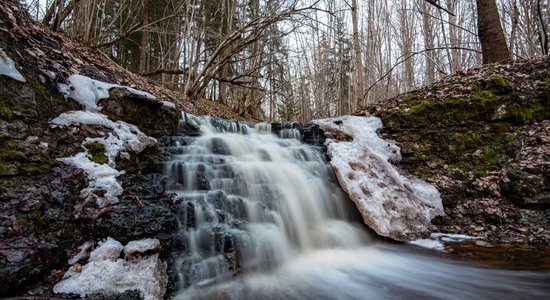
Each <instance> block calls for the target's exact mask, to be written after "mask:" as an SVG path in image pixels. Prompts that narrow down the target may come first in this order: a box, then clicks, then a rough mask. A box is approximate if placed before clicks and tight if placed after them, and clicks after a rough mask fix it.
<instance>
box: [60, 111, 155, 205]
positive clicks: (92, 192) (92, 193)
mask: <svg viewBox="0 0 550 300" xmlns="http://www.w3.org/2000/svg"><path fill="white" fill-rule="evenodd" d="M51 123H52V124H55V125H60V126H69V125H72V124H86V125H101V126H103V127H106V128H109V129H111V132H110V133H109V134H108V136H107V137H104V138H99V137H98V138H86V139H85V140H84V142H83V146H86V145H88V144H91V143H94V142H98V143H101V144H103V145H104V146H105V155H106V156H107V157H108V164H98V163H96V162H94V161H92V160H91V155H89V154H88V153H87V151H86V152H81V153H77V154H76V155H74V156H72V157H66V158H60V159H58V160H59V161H61V162H64V163H67V164H71V165H74V166H75V167H77V168H80V169H82V170H83V171H84V172H85V173H86V176H87V177H88V180H89V183H88V187H86V188H84V189H83V190H82V191H81V197H83V198H86V199H87V200H92V199H93V198H96V203H97V204H98V205H99V206H100V207H105V206H107V205H109V204H114V203H117V202H118V196H120V195H122V192H123V190H122V187H121V185H120V184H119V183H118V181H117V180H116V177H118V176H119V175H121V174H124V172H120V171H118V170H116V169H115V167H116V162H115V161H116V158H117V156H119V155H120V156H121V157H123V158H129V154H128V151H132V152H135V153H140V152H141V151H143V149H145V148H146V147H147V146H149V145H153V144H155V143H156V142H157V141H156V139H154V138H152V137H148V136H147V135H145V134H143V133H142V132H141V131H140V130H139V129H138V128H137V127H136V126H134V125H132V124H128V123H126V122H122V121H118V122H113V121H111V120H109V118H108V117H107V116H105V115H103V114H100V113H95V112H89V111H70V112H67V113H63V114H61V115H59V116H58V117H56V118H55V119H53V120H52V121H51ZM84 148H85V147H84ZM97 191H104V195H103V196H102V197H98V196H97V195H96V192H97Z"/></svg>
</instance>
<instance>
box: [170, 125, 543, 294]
mask: <svg viewBox="0 0 550 300" xmlns="http://www.w3.org/2000/svg"><path fill="white" fill-rule="evenodd" d="M192 121H193V122H197V123H200V126H201V133H202V135H201V136H199V137H179V138H173V141H172V144H173V145H172V146H171V147H170V151H171V153H172V157H171V159H170V161H168V162H167V163H166V165H165V173H166V174H167V176H168V177H169V183H168V184H169V189H170V190H171V191H173V192H175V193H176V194H177V195H178V196H177V199H176V200H175V201H176V205H178V209H179V230H178V232H177V233H176V239H177V247H176V248H177V249H176V250H177V252H176V253H175V255H176V256H177V259H176V265H175V266H173V267H174V268H175V271H176V273H177V274H178V276H179V290H178V292H177V293H176V296H175V299H537V298H539V299H542V298H548V297H550V288H549V287H548V282H550V281H549V279H550V275H549V273H548V272H528V271H512V270H499V269H494V268H484V267H480V266H476V265H471V264H467V263H464V262H457V261H454V260H450V259H447V258H443V257H439V256H435V255H430V254H425V253H424V252H423V251H418V249H417V248H416V247H415V246H412V245H399V244H398V245H393V244H386V243H379V242H375V241H374V240H373V238H371V237H370V236H369V233H368V232H367V230H366V228H365V227H364V225H362V224H361V221H360V218H358V217H357V215H356V214H357V213H356V210H355V209H354V208H353V207H352V206H351V205H352V203H351V201H350V200H349V199H348V198H347V196H346V195H345V194H344V193H343V192H342V190H341V188H340V187H339V185H338V183H337V182H336V181H335V178H334V176H333V173H332V169H331V167H330V165H329V164H328V163H327V161H326V158H325V156H324V154H323V152H322V151H321V149H319V148H316V147H312V146H309V145H305V144H302V143H301V142H300V141H299V139H300V134H299V132H298V131H297V130H296V129H293V128H287V129H282V130H281V131H280V132H279V136H280V137H277V136H275V135H274V134H272V133H271V128H270V126H269V125H267V124H257V125H256V126H254V127H249V126H247V125H245V124H238V123H235V122H230V121H220V120H213V119H209V118H201V119H198V118H193V120H192Z"/></svg>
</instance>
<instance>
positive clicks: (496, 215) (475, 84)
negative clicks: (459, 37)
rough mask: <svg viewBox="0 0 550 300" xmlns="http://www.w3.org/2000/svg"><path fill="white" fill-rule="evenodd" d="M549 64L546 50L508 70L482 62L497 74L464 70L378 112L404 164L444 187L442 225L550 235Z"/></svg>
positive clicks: (493, 233) (534, 238)
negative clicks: (548, 217) (549, 216)
mask: <svg viewBox="0 0 550 300" xmlns="http://www.w3.org/2000/svg"><path fill="white" fill-rule="evenodd" d="M549 66H550V59H548V58H545V59H542V60H539V61H536V62H533V63H530V64H529V63H526V64H525V65H521V64H519V65H518V66H511V67H502V68H508V69H505V70H504V71H503V73H504V72H505V73H506V74H512V75H509V77H507V76H502V75H500V73H499V72H498V71H496V70H493V69H488V70H481V71H479V70H478V73H489V74H490V75H488V74H483V76H480V74H477V75H476V74H473V75H472V76H471V77H468V74H465V75H462V76H457V77H456V78H451V79H448V81H451V82H447V83H446V84H445V85H440V86H437V85H436V86H434V87H432V88H431V89H426V90H421V91H416V92H413V93H410V94H408V95H405V96H404V97H402V98H400V99H398V103H397V104H396V106H394V107H393V108H385V109H382V110H381V111H379V112H378V114H379V116H380V117H381V119H382V121H383V123H384V129H383V135H385V137H386V138H390V139H394V140H396V141H397V142H398V144H399V147H400V148H401V153H402V155H403V159H402V161H401V163H400V165H401V167H402V168H403V169H405V170H406V171H408V172H411V173H413V174H414V175H415V176H418V177H420V178H424V179H427V180H428V181H429V182H431V183H432V184H434V185H435V186H436V187H437V188H438V189H439V191H440V192H441V194H442V199H443V204H444V206H445V212H446V214H447V216H446V217H442V218H436V219H435V220H434V221H433V222H434V223H435V224H436V225H437V226H438V227H439V229H440V230H442V231H445V232H459V233H467V234H472V235H477V236H482V237H487V238H489V239H492V240H495V241H516V242H527V241H528V242H542V243H550V234H549V233H548V232H546V231H545V230H540V228H547V227H548V225H550V224H549V223H548V221H543V222H540V220H542V219H543V218H541V217H540V216H538V215H540V214H544V212H545V211H547V209H548V208H549V207H550V206H549V205H548V203H549V194H550V193H549V190H550V187H549V177H548V174H549V172H548V171H549V167H550V163H549V162H548V157H550V152H549V151H550V150H548V149H549V148H550V134H549V132H550V128H549V127H550V121H549V120H548V119H549V117H550V87H549V84H548V81H547V78H549V74H548V69H549ZM493 68H494V67H493ZM514 74H518V75H517V78H515V77H514ZM545 78H546V79H545ZM545 80H546V81H545ZM445 94H448V95H446V96H441V95H445ZM526 209H528V210H529V211H530V212H529V213H527V214H526V213H525V210H526ZM532 212H534V213H532ZM526 215H529V216H533V219H536V220H539V221H537V222H531V221H530V220H529V219H526V218H524V216H526ZM535 215H537V216H538V217H537V216H535Z"/></svg>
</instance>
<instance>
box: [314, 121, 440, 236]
mask: <svg viewBox="0 0 550 300" xmlns="http://www.w3.org/2000/svg"><path fill="white" fill-rule="evenodd" d="M313 123H315V124H318V125H319V126H320V128H321V129H322V130H323V131H324V132H325V134H326V135H327V140H326V142H325V144H326V145H327V153H328V155H329V157H330V163H331V165H332V167H333V169H334V171H335V173H336V175H337V178H338V181H339V182H340V185H341V186H342V188H343V189H344V190H345V191H346V192H347V193H348V194H349V196H350V198H351V199H352V200H353V201H354V202H355V204H356V205H357V207H358V209H359V210H360V212H361V214H362V215H363V219H364V220H365V223H366V224H367V225H369V226H370V227H371V228H372V229H373V230H375V231H376V232H377V233H378V234H380V235H382V236H388V237H391V238H393V239H396V240H411V239H415V238H418V237H420V236H425V235H427V234H428V233H429V232H431V230H433V229H434V226H433V225H432V224H431V219H433V218H434V217H435V216H438V215H443V214H444V212H443V205H442V203H441V198H440V195H439V192H438V191H437V189H436V188H435V187H433V186H432V185H430V184H428V183H426V182H424V181H421V180H419V179H415V178H407V177H405V176H403V175H402V174H401V173H400V172H399V171H398V169H397V168H396V167H395V166H394V165H392V164H391V162H396V161H399V160H400V159H401V154H400V151H399V147H397V145H396V144H395V142H393V141H386V140H383V139H381V138H380V137H379V136H378V134H377V131H378V130H379V129H380V128H382V121H381V120H380V119H379V118H376V117H355V116H344V117H340V118H333V119H323V120H314V121H313ZM350 138H352V140H349V139H350Z"/></svg>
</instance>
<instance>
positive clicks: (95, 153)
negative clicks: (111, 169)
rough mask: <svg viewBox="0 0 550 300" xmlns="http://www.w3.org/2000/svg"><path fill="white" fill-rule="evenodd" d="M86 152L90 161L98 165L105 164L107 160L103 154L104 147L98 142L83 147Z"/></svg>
mask: <svg viewBox="0 0 550 300" xmlns="http://www.w3.org/2000/svg"><path fill="white" fill-rule="evenodd" d="M84 147H85V148H86V150H88V155H90V159H91V160H92V161H94V162H96V163H98V164H106V163H108V162H109V158H108V157H107V155H106V154H105V145H103V144H102V143H100V142H93V143H90V144H87V145H85V146H84Z"/></svg>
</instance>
